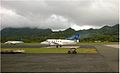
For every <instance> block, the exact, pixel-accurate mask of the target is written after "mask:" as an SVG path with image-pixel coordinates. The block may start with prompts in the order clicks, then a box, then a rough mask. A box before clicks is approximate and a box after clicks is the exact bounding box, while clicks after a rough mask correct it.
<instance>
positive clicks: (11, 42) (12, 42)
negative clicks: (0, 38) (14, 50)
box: [5, 41, 24, 44]
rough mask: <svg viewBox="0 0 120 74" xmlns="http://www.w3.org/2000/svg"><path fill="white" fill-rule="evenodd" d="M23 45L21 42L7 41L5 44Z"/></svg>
mask: <svg viewBox="0 0 120 74" xmlns="http://www.w3.org/2000/svg"><path fill="white" fill-rule="evenodd" d="M21 43H24V42H23V41H7V42H5V44H21Z"/></svg>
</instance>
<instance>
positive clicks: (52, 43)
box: [50, 42, 62, 45]
mask: <svg viewBox="0 0 120 74" xmlns="http://www.w3.org/2000/svg"><path fill="white" fill-rule="evenodd" d="M50 45H62V43H58V42H51V43H50Z"/></svg>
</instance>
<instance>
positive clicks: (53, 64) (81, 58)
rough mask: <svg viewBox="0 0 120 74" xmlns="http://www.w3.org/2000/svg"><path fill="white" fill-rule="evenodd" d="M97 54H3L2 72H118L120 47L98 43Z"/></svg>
mask: <svg viewBox="0 0 120 74" xmlns="http://www.w3.org/2000/svg"><path fill="white" fill-rule="evenodd" d="M82 47H84V48H87V47H91V48H92V47H94V48H96V49H97V52H98V53H97V54H67V53H66V54H2V55H1V72H2V73H118V72H119V68H118V66H119V53H118V51H119V49H118V48H113V47H108V46H103V45H96V46H88V45H86V46H82Z"/></svg>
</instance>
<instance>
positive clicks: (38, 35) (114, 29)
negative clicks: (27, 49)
mask: <svg viewBox="0 0 120 74" xmlns="http://www.w3.org/2000/svg"><path fill="white" fill-rule="evenodd" d="M74 34H80V36H81V38H80V41H87V42H88V41H96V40H100V41H112V42H116V41H119V24H116V25H114V26H104V27H102V28H100V29H92V28H90V29H88V30H79V31H75V30H74V29H72V28H68V29H66V30H64V31H58V32H53V31H52V30H51V29H37V28H4V29H2V30H1V41H2V42H5V41H8V40H22V41H24V42H41V41H44V40H46V39H48V38H57V39H58V38H62V39H65V38H68V37H70V36H72V35H74Z"/></svg>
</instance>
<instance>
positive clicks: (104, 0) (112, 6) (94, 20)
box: [0, 0, 119, 30]
mask: <svg viewBox="0 0 120 74" xmlns="http://www.w3.org/2000/svg"><path fill="white" fill-rule="evenodd" d="M118 3H119V0H2V1H1V6H2V7H1V11H0V16H2V17H1V19H0V20H1V22H0V23H1V28H2V29H3V28H5V27H15V28H16V27H17V28H18V27H20V28H21V27H30V28H42V29H46V28H51V29H52V30H64V29H67V28H69V27H71V28H73V29H75V30H80V29H88V28H91V27H92V28H99V27H102V26H104V25H111V26H112V25H115V24H117V23H118V22H119V12H118V11H119V10H118V9H119V8H118V7H119V4H118Z"/></svg>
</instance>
